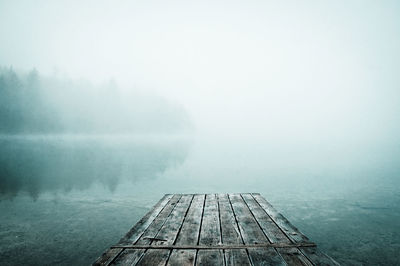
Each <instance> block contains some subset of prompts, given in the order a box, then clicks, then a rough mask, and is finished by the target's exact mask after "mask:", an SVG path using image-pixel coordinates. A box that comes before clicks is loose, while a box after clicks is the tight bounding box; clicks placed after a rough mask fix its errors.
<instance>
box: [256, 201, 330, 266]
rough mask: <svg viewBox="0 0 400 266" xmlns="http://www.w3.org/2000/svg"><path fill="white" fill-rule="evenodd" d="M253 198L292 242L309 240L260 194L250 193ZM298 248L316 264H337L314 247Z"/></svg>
mask: <svg viewBox="0 0 400 266" xmlns="http://www.w3.org/2000/svg"><path fill="white" fill-rule="evenodd" d="M252 196H253V198H254V199H255V200H256V201H257V202H258V203H259V204H260V206H261V207H262V208H263V209H264V210H265V211H266V212H267V213H268V215H269V216H270V217H271V219H272V220H273V221H274V222H275V223H276V224H277V225H278V226H279V227H280V228H281V229H282V231H283V232H285V234H286V236H287V237H288V238H289V239H290V240H291V241H292V242H293V243H305V242H309V239H308V238H307V237H306V236H305V235H304V234H302V233H301V232H300V231H299V230H298V229H297V228H296V227H295V226H294V225H292V224H291V223H290V222H289V221H288V220H287V219H286V218H285V217H284V216H283V215H282V214H280V213H279V212H278V211H277V210H276V209H275V208H274V207H273V206H272V205H271V204H270V203H269V202H268V201H267V200H266V199H264V198H263V197H261V195H260V194H252ZM299 250H300V251H301V252H302V253H303V254H304V255H305V256H306V257H307V258H308V260H309V261H311V262H312V263H313V264H316V265H338V264H337V262H336V261H334V260H333V259H331V258H330V257H328V256H327V255H326V254H324V253H323V252H321V251H320V250H319V249H317V248H316V247H307V248H299Z"/></svg>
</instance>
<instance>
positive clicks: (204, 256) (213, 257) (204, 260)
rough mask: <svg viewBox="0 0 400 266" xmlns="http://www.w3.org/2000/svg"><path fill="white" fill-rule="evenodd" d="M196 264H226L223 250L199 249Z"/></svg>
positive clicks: (207, 265)
mask: <svg viewBox="0 0 400 266" xmlns="http://www.w3.org/2000/svg"><path fill="white" fill-rule="evenodd" d="M196 265H206V266H209V265H224V254H223V252H222V250H199V252H198V254H197V261H196Z"/></svg>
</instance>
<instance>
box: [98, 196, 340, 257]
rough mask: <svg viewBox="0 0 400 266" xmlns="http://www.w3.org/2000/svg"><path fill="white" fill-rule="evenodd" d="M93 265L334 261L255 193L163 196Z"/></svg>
mask: <svg viewBox="0 0 400 266" xmlns="http://www.w3.org/2000/svg"><path fill="white" fill-rule="evenodd" d="M94 265H338V263H337V262H335V261H334V260H333V259H332V258H330V257H328V256H327V255H325V254H324V253H322V252H321V251H320V250H318V248H317V247H316V244H315V243H312V242H310V240H309V239H308V238H307V237H306V236H305V235H303V234H302V233H300V232H299V230H298V229H297V228H296V227H294V226H293V225H292V224H291V223H290V222H289V221H288V220H287V219H286V218H285V217H283V216H282V215H281V214H280V213H278V212H277V211H276V210H275V209H274V208H273V207H272V205H271V204H269V203H268V202H267V201H266V200H265V199H264V198H263V197H261V196H260V194H258V193H251V194H249V193H246V194H174V195H171V194H168V195H165V196H164V197H163V198H162V199H161V200H160V201H159V202H158V203H157V204H156V205H155V206H154V207H153V208H152V209H151V210H150V211H149V212H148V213H147V214H146V215H145V216H144V217H143V218H142V219H141V220H140V221H139V222H138V223H137V224H136V225H135V226H134V227H133V228H132V229H131V230H130V231H129V232H128V233H127V234H126V235H125V236H124V237H123V238H122V239H121V240H120V242H119V243H118V244H116V245H115V246H112V247H111V248H109V249H108V250H107V251H106V252H104V253H103V254H102V256H101V257H99V258H98V259H97V261H96V262H95V263H94Z"/></svg>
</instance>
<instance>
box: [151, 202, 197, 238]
mask: <svg viewBox="0 0 400 266" xmlns="http://www.w3.org/2000/svg"><path fill="white" fill-rule="evenodd" d="M192 199H193V195H183V196H182V198H181V199H180V201H179V202H178V203H177V205H176V207H175V209H174V210H173V211H172V212H171V214H170V215H169V216H168V218H167V220H166V222H165V223H164V225H163V226H162V228H161V230H160V231H159V232H158V234H157V236H156V237H157V238H158V239H165V241H157V242H153V243H152V245H172V244H174V243H175V239H176V238H177V236H178V233H179V231H180V230H181V227H182V225H183V221H184V220H185V218H186V217H185V216H186V213H187V212H188V209H189V206H190V204H191V202H192Z"/></svg>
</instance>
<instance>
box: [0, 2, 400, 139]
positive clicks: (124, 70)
mask: <svg viewBox="0 0 400 266" xmlns="http://www.w3.org/2000/svg"><path fill="white" fill-rule="evenodd" d="M399 14H400V2H399V1H365V0H363V1H347V0H346V1H151V0H150V1H149V0H146V1H72V0H68V1H44V0H37V1H33V0H32V1H15V0H13V1H11V0H10V1H5V0H0V65H3V66H9V65H12V66H13V67H14V68H16V69H21V70H29V69H30V68H33V67H36V68H37V69H38V70H39V72H41V73H43V74H48V75H51V74H53V73H58V74H59V75H66V76H69V77H72V78H84V79H88V80H90V81H93V82H102V81H105V80H108V79H110V78H114V79H115V80H116V81H117V83H118V84H120V85H121V86H122V87H124V88H125V89H126V90H129V89H131V88H138V89H142V90H151V91H155V92H157V93H159V94H161V95H164V96H166V97H168V98H171V99H174V100H177V101H179V102H181V103H182V104H184V105H185V106H186V108H187V109H188V111H189V112H190V114H191V115H192V117H193V119H194V120H195V123H196V125H197V127H198V129H199V130H205V131H210V132H213V133H216V134H220V135H223V134H228V135H230V134H232V135H242V136H247V137H248V136H280V137H282V136H289V137H293V136H295V135H296V136H297V137H299V136H300V137H304V138H307V137H310V138H315V137H322V136H327V137H337V138H338V139H341V138H363V137H366V138H367V139H369V138H382V137H394V136H397V135H396V134H397V133H399V130H398V124H399V117H400V85H399V84H400V73H399V72H400V51H399V50H400V49H399V47H400V16H399ZM349 132H350V133H349Z"/></svg>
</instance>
